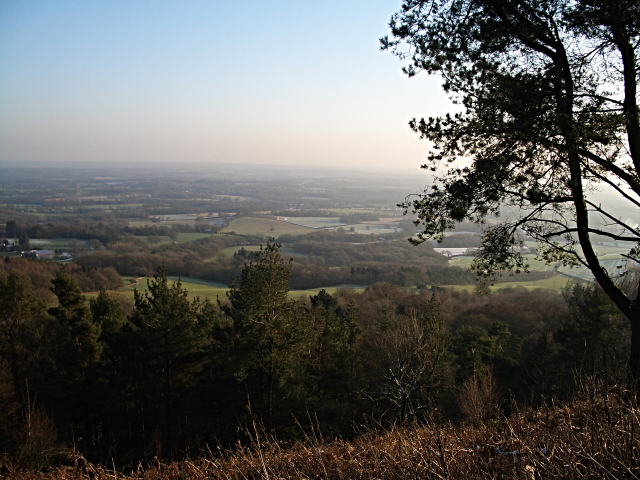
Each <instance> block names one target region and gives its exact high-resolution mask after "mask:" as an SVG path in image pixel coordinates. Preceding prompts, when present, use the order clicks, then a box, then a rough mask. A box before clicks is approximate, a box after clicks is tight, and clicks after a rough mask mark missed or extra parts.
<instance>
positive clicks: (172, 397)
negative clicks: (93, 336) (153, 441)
mask: <svg viewBox="0 0 640 480" xmlns="http://www.w3.org/2000/svg"><path fill="white" fill-rule="evenodd" d="M210 311H211V304H210V302H208V301H205V302H200V299H199V298H195V299H194V300H193V301H191V302H190V301H189V299H188V298H187V291H186V290H185V289H184V288H183V287H182V283H181V282H180V281H179V280H178V281H176V282H173V284H170V283H169V280H168V279H167V269H166V268H165V267H164V266H161V267H159V268H158V272H157V273H156V274H155V275H154V276H153V279H152V280H149V281H148V291H147V292H145V293H144V294H143V293H141V292H139V291H138V290H137V289H136V290H135V291H134V309H133V312H132V314H131V318H130V320H131V323H132V324H133V325H134V326H135V327H136V328H137V329H138V330H137V332H135V333H134V337H135V342H136V343H137V346H136V349H135V351H134V352H132V353H131V355H132V359H133V361H134V362H135V363H137V364H138V365H137V368H138V371H136V372H133V374H134V375H133V377H134V381H136V382H137V384H136V385H135V387H134V390H135V391H136V393H137V397H138V408H139V409H140V410H141V412H143V413H146V414H147V415H148V413H147V412H146V411H145V410H151V411H152V412H155V415H158V416H159V419H158V418H156V419H154V418H153V416H149V417H148V418H149V421H150V423H151V422H157V423H156V425H155V426H156V428H157V433H163V434H164V438H165V439H166V440H168V441H169V442H172V443H177V442H176V438H174V437H175V434H176V433H177V432H176V431H175V430H176V428H175V427H174V425H175V424H178V425H184V424H185V422H186V414H185V415H184V418H181V416H182V415H183V414H184V408H185V407H184V406H183V405H180V404H179V400H181V399H184V401H185V404H188V399H187V398H186V393H187V391H188V389H189V388H190V387H192V386H193V384H194V383H195V379H196V375H197V374H198V373H199V372H200V371H201V370H202V368H203V365H204V363H205V362H206V358H207V349H208V346H209V344H210V341H211V330H212V322H213V320H214V319H213V318H212V316H211V315H209V314H208V312H210ZM202 313H204V314H202ZM131 368H133V366H131ZM136 375H137V376H136ZM145 407H146V408H145ZM159 420H160V421H159ZM176 420H178V422H176ZM161 439H162V438H160V439H159V440H161Z"/></svg>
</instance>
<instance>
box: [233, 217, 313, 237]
mask: <svg viewBox="0 0 640 480" xmlns="http://www.w3.org/2000/svg"><path fill="white" fill-rule="evenodd" d="M313 231H314V229H313V228H309V227H303V226H301V225H294V224H292V223H288V222H284V221H279V220H271V219H268V218H258V217H241V218H236V219H234V220H232V221H231V223H230V224H229V225H228V226H226V227H225V228H223V229H222V230H221V233H235V234H236V235H262V236H264V237H273V238H278V237H280V235H304V234H306V233H310V232H313Z"/></svg>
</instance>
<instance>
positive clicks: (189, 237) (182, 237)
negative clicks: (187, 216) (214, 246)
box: [138, 232, 211, 247]
mask: <svg viewBox="0 0 640 480" xmlns="http://www.w3.org/2000/svg"><path fill="white" fill-rule="evenodd" d="M210 236H211V234H210V233H196V232H193V233H179V234H178V238H177V239H176V240H171V237H167V236H162V237H160V241H159V242H158V243H151V242H149V237H138V238H141V239H143V240H146V241H147V242H148V243H149V244H150V245H152V246H155V247H159V246H161V245H167V244H169V243H189V242H195V241H196V240H200V239H201V238H207V237H210Z"/></svg>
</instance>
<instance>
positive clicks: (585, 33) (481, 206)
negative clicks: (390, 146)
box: [381, 0, 640, 389]
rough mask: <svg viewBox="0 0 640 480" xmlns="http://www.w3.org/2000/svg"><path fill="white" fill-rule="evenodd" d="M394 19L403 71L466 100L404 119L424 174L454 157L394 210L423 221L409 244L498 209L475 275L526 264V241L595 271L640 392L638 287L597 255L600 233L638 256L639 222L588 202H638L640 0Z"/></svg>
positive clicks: (539, 2)
mask: <svg viewBox="0 0 640 480" xmlns="http://www.w3.org/2000/svg"><path fill="white" fill-rule="evenodd" d="M390 27H391V32H392V38H391V39H389V38H388V37H385V38H383V39H382V40H381V41H382V48H383V49H388V50H390V51H391V52H392V53H394V54H395V55H397V56H399V57H400V58H402V59H408V61H409V63H408V65H406V66H405V67H404V71H405V72H406V73H407V74H408V75H409V76H412V75H416V74H417V73H418V72H420V71H425V72H426V73H429V74H438V75H440V76H441V77H442V79H443V88H444V89H445V91H446V92H447V93H448V94H450V96H451V98H452V99H453V100H454V101H455V102H457V103H459V104H460V105H461V106H462V107H463V111H462V112H460V113H457V114H455V115H446V116H445V117H439V118H429V119H427V120H425V119H421V120H416V119H413V120H412V121H411V122H410V126H411V128H412V129H413V130H414V131H415V132H417V133H419V134H420V135H421V138H424V139H427V140H429V141H431V142H432V143H433V150H432V151H431V152H430V154H429V156H428V160H427V162H426V164H425V165H423V168H425V169H428V170H431V171H433V172H439V170H438V167H439V166H440V164H441V163H442V162H444V163H445V164H448V165H449V167H448V169H446V171H445V173H436V176H435V177H434V180H433V184H432V185H431V186H430V187H429V188H426V189H425V190H423V191H422V192H421V193H419V194H418V195H417V196H416V197H407V199H406V200H405V202H404V203H403V204H402V206H403V207H404V208H405V212H406V211H408V210H413V212H414V213H417V215H418V220H417V224H420V223H422V227H423V232H422V233H421V234H419V235H418V238H417V239H415V240H414V242H415V243H420V242H423V241H425V240H427V239H429V238H435V239H442V238H443V236H444V232H445V230H446V229H450V228H453V227H454V226H455V224H456V222H460V221H463V220H471V221H474V222H477V223H480V224H485V221H486V220H487V217H488V216H490V215H496V216H497V215H499V214H500V213H501V212H504V210H505V209H506V210H507V211H508V213H509V215H505V216H502V217H501V221H500V222H499V223H497V224H491V225H487V224H485V229H484V232H483V235H482V245H481V249H480V253H479V255H478V257H477V258H476V260H475V263H474V268H475V269H476V271H477V272H478V273H479V275H481V276H485V277H490V276H492V275H495V274H496V273H499V272H501V271H504V270H515V271H516V272H518V271H520V270H525V271H526V270H527V263H526V260H525V258H524V257H523V256H522V255H521V253H520V251H519V248H518V247H520V246H521V245H522V244H523V242H524V239H525V238H526V236H529V237H532V238H533V239H534V240H536V241H537V242H538V244H539V247H538V254H539V255H540V256H541V257H543V258H544V259H546V260H547V261H549V262H554V261H561V262H564V263H565V264H577V265H582V266H584V267H587V268H589V269H590V270H591V272H592V273H593V276H594V277H595V280H596V281H597V282H598V284H600V286H601V287H602V289H603V291H604V292H605V293H606V295H607V296H608V297H609V298H610V299H611V300H612V301H613V303H614V304H615V305H616V306H617V308H618V309H619V310H620V311H621V312H623V313H624V315H625V316H626V317H627V319H628V320H629V321H630V324H631V329H632V340H631V343H632V347H631V354H630V361H629V365H630V374H631V379H632V381H633V382H634V383H635V387H636V389H640V303H638V302H637V301H636V298H637V295H638V286H636V287H635V289H634V292H633V293H632V294H631V295H628V294H625V292H624V291H623V290H622V289H621V288H619V285H618V284H617V282H616V278H615V274H614V273H613V272H608V271H607V270H606V269H605V268H604V267H603V265H602V264H601V262H600V261H599V259H598V257H597V255H596V252H595V249H594V242H596V241H599V240H603V239H604V240H609V241H625V242H631V244H632V245H634V246H633V247H632V248H631V247H630V249H629V251H628V253H627V254H626V255H625V256H626V257H627V258H628V259H629V260H630V261H638V260H640V243H639V241H640V230H638V227H637V225H636V222H634V221H625V220H624V219H623V218H620V217H618V216H617V215H616V214H615V213H614V211H613V210H612V204H613V203H614V202H613V201H612V202H611V204H607V205H602V204H600V203H596V202H595V201H594V200H593V196H592V195H593V193H594V192H595V191H596V189H597V188H598V187H603V186H605V187H606V188H608V189H609V191H610V192H611V194H610V196H609V197H610V198H611V199H612V200H613V199H614V197H615V199H616V201H618V202H625V203H626V205H627V206H628V207H629V208H631V209H632V210H633V211H637V208H638V207H640V123H639V116H640V114H639V110H638V91H637V83H638V73H639V70H638V49H639V48H640V4H639V3H638V2H637V1H633V0H578V1H569V0H479V1H471V0H443V1H435V0H406V1H405V2H404V4H403V6H402V9H401V11H400V12H398V13H396V14H395V15H394V16H393V17H392V19H391V23H390ZM459 159H463V160H464V161H465V162H466V165H465V166H461V165H460V163H454V162H456V160H459ZM440 172H441V171H440ZM598 219H600V221H599V222H598V221H597V220H598Z"/></svg>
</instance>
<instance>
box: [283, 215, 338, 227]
mask: <svg viewBox="0 0 640 480" xmlns="http://www.w3.org/2000/svg"><path fill="white" fill-rule="evenodd" d="M278 220H282V221H283V222H287V223H291V224H293V225H301V226H303V227H309V228H330V227H340V226H344V225H345V224H344V223H342V222H340V218H339V217H278Z"/></svg>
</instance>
